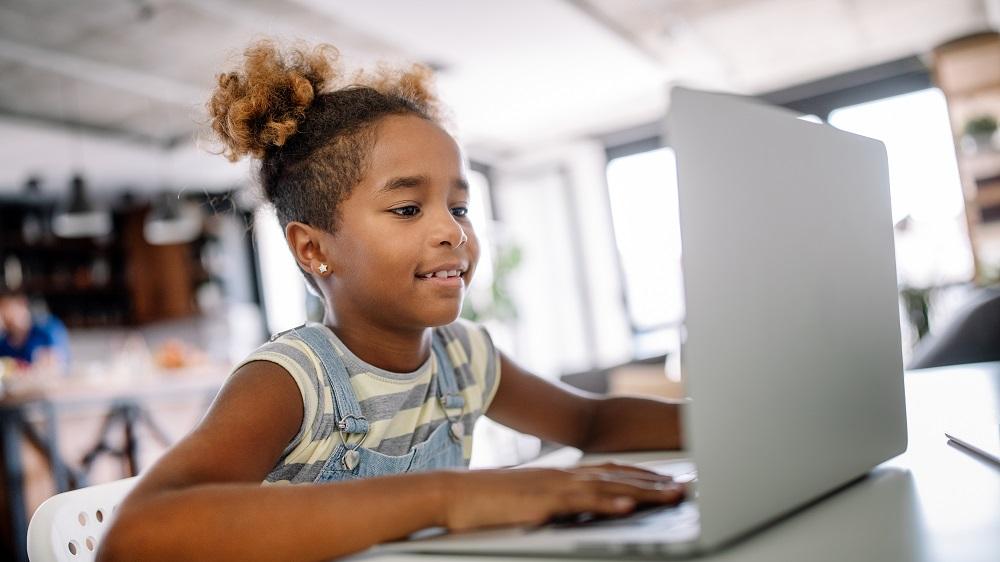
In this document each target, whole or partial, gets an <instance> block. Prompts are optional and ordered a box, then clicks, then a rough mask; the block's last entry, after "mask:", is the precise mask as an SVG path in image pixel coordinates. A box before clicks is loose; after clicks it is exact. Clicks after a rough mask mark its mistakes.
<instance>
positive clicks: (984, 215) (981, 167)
mask: <svg viewBox="0 0 1000 562" xmlns="http://www.w3.org/2000/svg"><path fill="white" fill-rule="evenodd" d="M932 71H933V75H934V81H935V83H936V84H937V86H938V87H939V88H941V91H942V92H944V95H945V98H946V99H947V101H948V112H949V116H950V119H951V125H952V134H953V138H954V139H955V148H956V155H957V159H958V166H959V175H960V176H961V178H962V190H963V193H964V195H965V204H966V218H967V221H968V226H969V236H970V238H971V240H972V246H973V255H974V256H975V259H976V277H977V280H979V281H980V282H983V281H985V280H986V278H987V277H988V276H991V275H997V272H1000V133H994V134H993V135H992V137H990V136H989V135H976V136H974V135H969V134H967V132H966V131H967V127H968V125H969V123H970V121H973V120H975V119H977V118H982V117H984V116H989V117H992V118H993V119H995V120H1000V34H998V33H996V32H992V31H991V32H983V33H977V34H974V35H970V36H966V37H962V38H959V39H956V40H954V41H950V42H948V43H945V44H943V45H940V46H939V47H937V48H936V49H934V51H933V53H932Z"/></svg>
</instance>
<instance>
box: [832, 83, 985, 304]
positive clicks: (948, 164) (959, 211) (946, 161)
mask: <svg viewBox="0 0 1000 562" xmlns="http://www.w3.org/2000/svg"><path fill="white" fill-rule="evenodd" d="M829 122H830V124H831V125H833V126H835V127H838V128H840V129H843V130H845V131H850V132H852V133H857V134H860V135H865V136H868V137H872V138H875V139H878V140H881V141H882V142H884V143H885V146H886V151H887V152H888V155H889V183H890V187H891V190H892V220H893V223H894V224H896V268H897V271H898V275H899V283H900V285H902V286H904V287H916V288H931V287H937V286H942V285H948V284H951V283H957V282H964V281H968V280H969V279H971V278H972V275H973V264H972V250H971V248H970V245H969V238H968V234H967V232H966V225H965V204H964V202H963V200H962V190H961V183H960V180H959V177H958V165H957V163H956V161H955V148H954V146H953V144H952V136H951V127H950V125H949V122H948V109H947V106H946V105H945V99H944V94H942V93H941V91H940V90H938V89H937V88H928V89H924V90H919V91H916V92H911V93H908V94H903V95H898V96H893V97H889V98H885V99H881V100H876V101H872V102H868V103H862V104H859V105H852V106H849V107H843V108H840V109H836V110H834V111H832V112H830V116H829Z"/></svg>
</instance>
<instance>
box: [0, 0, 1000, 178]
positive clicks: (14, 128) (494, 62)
mask: <svg viewBox="0 0 1000 562" xmlns="http://www.w3.org/2000/svg"><path fill="white" fill-rule="evenodd" d="M998 16H1000V1H998V0H507V1H505V2H491V1H486V0H473V1H461V0H424V1H421V2H412V1H410V0H375V1H369V2H352V1H347V0H274V1H265V0H86V1H84V0H80V1H73V2H66V1H64V0H0V72H2V73H3V76H4V79H3V81H2V82H0V149H2V151H3V152H0V164H2V166H0V186H10V185H12V184H18V183H19V182H22V181H23V177H24V175H25V174H26V173H27V172H28V171H30V170H29V169H35V170H36V172H39V173H45V172H46V169H49V168H53V169H56V168H60V167H62V168H67V169H68V168H70V167H77V168H80V167H88V166H94V165H95V164H93V162H101V166H102V167H101V168H100V170H101V171H99V172H95V173H97V174H106V176H105V178H104V181H105V183H114V182H128V181H131V182H133V183H143V182H144V179H143V178H148V177H153V178H155V181H154V180H151V181H150V182H148V183H157V182H160V183H162V182H165V181H173V182H177V181H202V182H207V183H212V182H215V181H219V182H226V181H229V182H231V181H234V178H239V177H243V176H244V175H245V173H246V171H245V167H243V168H241V167H236V168H234V167H231V166H228V164H226V163H225V161H224V159H222V158H219V157H212V158H210V159H209V158H202V157H201V156H196V154H197V155H204V154H205V152H204V150H202V149H201V148H198V147H196V145H195V134H196V132H197V131H198V130H199V128H200V127H201V126H202V124H203V122H204V115H203V113H202V106H203V104H204V102H205V100H206V99H207V98H208V96H209V93H210V91H211V88H212V86H213V82H214V76H215V74H216V73H218V72H220V71H221V70H223V69H225V68H227V67H228V66H229V63H227V61H229V62H230V63H231V61H232V60H233V59H234V58H235V57H237V56H238V55H239V53H240V52H241V51H242V49H243V48H245V47H246V45H248V44H249V43H250V41H252V40H253V39H255V38H259V37H264V36H276V37H278V38H283V39H292V38H302V39H306V40H308V41H327V42H330V43H333V44H334V45H336V46H337V47H338V48H339V49H340V50H341V52H342V54H343V56H344V59H345V62H346V63H347V64H348V66H351V67H355V66H365V65H370V64H372V63H374V62H375V61H378V60H388V61H390V62H407V61H412V60H418V61H422V62H425V63H429V64H431V65H433V66H434V67H435V68H438V69H440V70H439V73H438V86H439V90H440V93H441V96H442V97H443V99H444V101H445V103H446V104H447V105H448V106H449V107H450V108H451V109H452V113H453V121H454V125H455V129H456V131H457V134H458V135H459V137H460V139H461V140H462V141H463V143H464V144H465V145H466V146H467V147H468V148H469V150H470V152H471V153H473V154H476V153H481V154H501V153H504V152H506V151H512V150H513V151H516V150H521V149H524V148H526V147H531V146H537V145H540V144H546V143H551V142H553V141H556V140H558V139H564V138H572V137H578V136H581V135H593V134H600V133H605V132H609V131H614V130H617V129H622V128H626V127H628V126H632V125H636V124H641V123H645V122H650V121H653V120H655V119H657V118H658V117H659V116H660V115H662V114H663V111H664V109H665V105H666V99H665V95H664V92H665V90H666V87H667V85H668V84H670V83H674V82H682V83H685V84H688V85H694V86H703V87H710V88H715V89H723V90H730V91H735V92H741V93H750V94H756V93H763V92H767V91H772V90H776V89H780V88H785V87H789V86H792V85H795V84H800V83H803V82H807V81H810V80H815V79H818V78H823V77H826V76H830V75H834V74H838V73H842V72H846V71H850V70H853V69H857V68H861V67H865V66H870V65H873V64H877V63H880V62H884V61H888V60H893V59H897V58H901V57H905V56H911V55H914V54H923V53H926V52H928V51H929V50H930V49H931V48H933V47H934V46H935V45H937V44H939V43H941V42H943V41H946V40H949V39H951V38H954V37H957V36H960V35H964V34H967V33H971V32H975V31H981V30H983V29H987V28H990V27H994V28H996V27H997V24H998V23H1000V17H998ZM991 22H992V25H991ZM209 162H211V163H209ZM227 166H228V167H227ZM105 167H106V168H107V170H105ZM38 168H43V169H42V170H37V169H38ZM151 168H152V169H154V170H153V171H152V172H151V171H150V170H151ZM89 169H90V168H88V170H89ZM234 170H235V171H234ZM55 175H58V173H56V174H55ZM0 189H2V187H0Z"/></svg>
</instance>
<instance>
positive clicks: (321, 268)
mask: <svg viewBox="0 0 1000 562" xmlns="http://www.w3.org/2000/svg"><path fill="white" fill-rule="evenodd" d="M318 269H319V272H320V273H321V274H324V275H325V274H326V272H327V271H330V268H329V267H327V266H326V264H325V263H321V264H319V268H318Z"/></svg>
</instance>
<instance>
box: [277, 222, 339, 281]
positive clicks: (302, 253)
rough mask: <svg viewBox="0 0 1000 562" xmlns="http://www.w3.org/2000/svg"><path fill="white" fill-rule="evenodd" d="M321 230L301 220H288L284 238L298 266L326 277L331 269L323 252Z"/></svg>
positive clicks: (329, 262) (330, 264) (328, 260)
mask: <svg viewBox="0 0 1000 562" xmlns="http://www.w3.org/2000/svg"><path fill="white" fill-rule="evenodd" d="M322 236H323V231H321V230H319V229H317V228H314V227H312V226H309V225H308V224H305V223H301V222H295V221H292V222H289V223H288V224H286V225H285V240H287V241H288V249H289V250H291V251H292V257H294V258H295V261H297V262H298V264H299V267H301V268H302V269H303V270H305V271H308V272H310V273H312V274H314V275H318V276H321V277H326V276H327V275H329V274H330V273H331V272H332V270H333V267H332V262H331V261H330V259H329V258H328V257H327V256H326V255H325V254H324V253H323V247H322V244H321V239H322Z"/></svg>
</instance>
